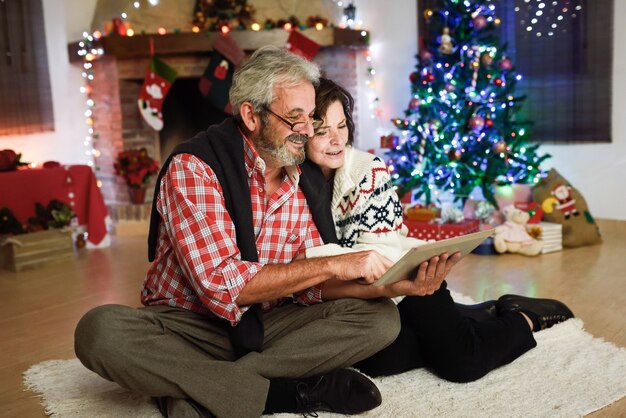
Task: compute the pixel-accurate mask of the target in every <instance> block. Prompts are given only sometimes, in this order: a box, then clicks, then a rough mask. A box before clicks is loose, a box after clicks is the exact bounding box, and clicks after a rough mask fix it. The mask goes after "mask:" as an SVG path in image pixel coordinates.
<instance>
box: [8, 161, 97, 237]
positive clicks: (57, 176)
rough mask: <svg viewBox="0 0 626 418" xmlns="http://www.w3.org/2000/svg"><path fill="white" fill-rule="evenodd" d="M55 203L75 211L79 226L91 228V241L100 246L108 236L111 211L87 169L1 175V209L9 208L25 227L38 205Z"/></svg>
mask: <svg viewBox="0 0 626 418" xmlns="http://www.w3.org/2000/svg"><path fill="white" fill-rule="evenodd" d="M52 199H57V200H60V201H62V202H64V203H66V204H68V205H70V206H71V207H72V210H73V211H74V213H75V214H76V216H77V217H78V223H79V224H81V225H86V226H87V233H88V241H89V242H91V243H92V244H94V245H98V244H99V243H100V242H101V241H102V240H103V239H104V237H105V236H106V234H107V231H106V225H105V218H106V216H107V214H108V213H107V208H106V206H105V204H104V199H103V198H102V194H101V193H100V189H98V185H97V184H96V176H95V175H94V174H93V171H92V170H91V168H90V167H88V166H86V165H73V166H65V167H63V166H61V167H55V168H39V169H30V170H19V171H8V172H0V207H3V206H6V207H8V208H9V209H11V211H12V212H13V214H14V215H15V216H16V217H17V219H18V220H19V221H20V222H22V223H25V222H26V221H27V220H28V218H29V217H31V216H34V215H35V203H36V202H39V203H41V204H42V205H44V206H46V205H47V204H48V203H49V202H50V201H51V200H52Z"/></svg>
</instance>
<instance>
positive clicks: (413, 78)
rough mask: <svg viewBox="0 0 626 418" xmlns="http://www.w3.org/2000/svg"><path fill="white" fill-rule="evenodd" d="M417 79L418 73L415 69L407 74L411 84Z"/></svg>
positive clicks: (418, 77)
mask: <svg viewBox="0 0 626 418" xmlns="http://www.w3.org/2000/svg"><path fill="white" fill-rule="evenodd" d="M419 79H420V74H419V73H418V72H417V71H413V72H412V73H411V74H409V80H410V81H411V84H415V83H417V81H418V80H419Z"/></svg>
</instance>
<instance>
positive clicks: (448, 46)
mask: <svg viewBox="0 0 626 418" xmlns="http://www.w3.org/2000/svg"><path fill="white" fill-rule="evenodd" d="M453 49H454V47H453V45H452V37H451V36H450V28H448V27H445V28H443V34H441V45H440V46H439V52H441V53H442V54H446V55H450V54H452V52H453Z"/></svg>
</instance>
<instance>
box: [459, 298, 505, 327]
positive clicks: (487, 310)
mask: <svg viewBox="0 0 626 418" xmlns="http://www.w3.org/2000/svg"><path fill="white" fill-rule="evenodd" d="M454 305H455V306H456V309H457V310H458V311H459V313H460V314H461V316H462V317H465V318H471V319H473V320H475V321H478V322H480V321H485V320H487V319H493V318H495V317H496V316H497V312H496V301H495V300H487V301H485V302H482V303H478V304H476V305H463V304H460V303H455V304H454Z"/></svg>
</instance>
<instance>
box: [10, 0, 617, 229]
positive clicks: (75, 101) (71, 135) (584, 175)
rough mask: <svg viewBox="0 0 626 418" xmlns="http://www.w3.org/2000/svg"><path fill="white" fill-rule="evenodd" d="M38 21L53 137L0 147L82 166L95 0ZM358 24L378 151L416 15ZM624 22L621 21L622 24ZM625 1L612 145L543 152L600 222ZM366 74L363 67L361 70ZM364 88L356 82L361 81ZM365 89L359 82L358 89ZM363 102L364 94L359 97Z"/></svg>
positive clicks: (612, 160)
mask: <svg viewBox="0 0 626 418" xmlns="http://www.w3.org/2000/svg"><path fill="white" fill-rule="evenodd" d="M43 3H44V16H45V26H46V28H45V29H46V43H47V48H48V56H49V66H50V75H51V81H52V94H53V105H54V112H55V128H56V131H55V132H53V133H48V134H42V135H32V136H26V137H18V138H16V137H9V138H7V137H0V149H4V148H13V149H15V150H17V151H21V152H23V154H24V159H25V160H26V161H36V162H42V161H45V160H50V159H54V160H59V161H61V162H63V163H81V164H84V163H86V162H87V161H89V160H90V158H88V157H87V156H86V155H85V154H84V152H85V147H84V145H83V139H84V136H85V133H86V126H85V124H84V117H83V115H82V113H83V112H84V110H85V105H84V103H83V98H82V95H81V94H80V93H79V91H78V89H79V87H80V86H81V85H82V78H81V76H80V72H81V70H80V67H79V66H77V65H75V64H73V65H70V64H69V61H68V57H67V49H66V47H67V43H68V40H69V41H75V40H78V39H80V37H81V36H80V34H81V33H82V31H83V30H86V29H88V27H89V25H90V21H91V16H92V15H93V10H94V7H95V0H45V1H44V2H43ZM355 4H356V6H357V19H361V20H363V22H364V23H363V24H364V27H365V28H367V29H370V30H371V31H372V36H371V41H372V57H373V62H372V63H373V66H374V68H375V69H376V71H377V73H376V76H375V81H376V86H375V87H376V91H377V93H378V97H379V98H380V108H381V112H382V115H381V118H380V124H379V123H378V121H376V120H372V119H370V113H369V109H368V106H369V102H366V103H362V101H363V100H367V98H365V97H360V103H359V106H360V114H359V121H360V123H359V131H360V132H361V136H360V138H359V142H358V144H359V146H360V147H362V148H372V147H376V146H377V145H378V142H379V140H378V137H379V135H380V133H384V132H386V131H388V130H390V128H391V124H390V123H389V122H388V120H389V118H391V117H394V116H397V115H402V112H403V110H404V109H405V108H406V105H407V103H408V100H409V95H410V94H409V93H410V87H409V81H408V75H409V73H410V72H411V71H412V69H413V67H414V65H415V59H414V54H415V52H416V50H417V39H416V37H417V35H416V33H417V29H416V24H417V23H416V21H417V9H416V1H414V0H388V1H387V2H385V7H380V2H379V1H376V0H359V1H358V2H356V3H355ZM622 17H623V18H624V19H621V18H622ZM625 19H626V2H623V1H619V0H616V1H615V13H614V27H615V29H614V31H615V32H614V33H615V35H614V48H613V51H614V52H613V53H614V68H613V73H614V74H615V75H616V76H615V77H614V82H613V90H614V95H613V127H612V131H613V143H611V144H604V145H567V146H544V147H542V149H543V150H545V152H549V153H551V154H552V155H553V158H552V159H550V160H549V161H547V163H546V167H547V168H549V167H552V166H554V167H556V168H557V169H558V170H559V171H560V172H561V173H562V174H563V175H564V176H565V177H566V178H567V179H568V180H569V181H570V182H571V183H572V184H573V185H574V186H576V187H578V188H579V189H580V191H581V192H582V194H583V195H584V196H585V198H586V200H587V202H588V204H589V207H590V210H591V213H592V214H593V215H594V216H596V217H598V218H610V219H621V220H626V186H624V183H623V181H621V178H622V177H623V173H624V172H626V108H624V107H622V106H621V105H620V102H619V101H618V100H620V99H621V98H622V97H626V79H624V78H622V77H620V76H619V75H620V74H626V50H624V49H623V48H618V46H619V45H621V44H622V43H623V42H626V27H624V26H623V25H619V22H621V21H623V20H625ZM362 65H363V68H362V71H365V64H362ZM360 83H362V80H360ZM360 86H361V88H364V86H363V84H360ZM361 96H365V95H361Z"/></svg>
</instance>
